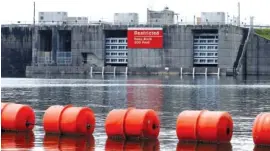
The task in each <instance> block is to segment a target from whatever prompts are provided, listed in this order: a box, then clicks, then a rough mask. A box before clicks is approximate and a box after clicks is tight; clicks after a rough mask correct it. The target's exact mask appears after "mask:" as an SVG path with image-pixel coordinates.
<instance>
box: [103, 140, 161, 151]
mask: <svg viewBox="0 0 270 151" xmlns="http://www.w3.org/2000/svg"><path fill="white" fill-rule="evenodd" d="M159 150H160V146H159V141H158V140H140V141H136V140H132V141H131V140H126V141H124V140H111V139H107V140H106V144H105V151H159Z"/></svg>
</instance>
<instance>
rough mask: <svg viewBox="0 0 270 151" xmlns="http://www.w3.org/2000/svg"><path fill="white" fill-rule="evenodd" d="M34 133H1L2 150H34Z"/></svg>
mask: <svg viewBox="0 0 270 151" xmlns="http://www.w3.org/2000/svg"><path fill="white" fill-rule="evenodd" d="M34 140H35V137H34V133H33V131H24V132H2V133H1V149H3V150H4V149H18V150H22V148H23V149H27V150H28V149H29V150H30V149H32V148H33V147H34V146H35V145H34Z"/></svg>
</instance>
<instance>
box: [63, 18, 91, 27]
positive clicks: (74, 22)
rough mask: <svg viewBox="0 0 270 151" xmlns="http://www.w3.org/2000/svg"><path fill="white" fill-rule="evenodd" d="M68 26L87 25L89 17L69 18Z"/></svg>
mask: <svg viewBox="0 0 270 151" xmlns="http://www.w3.org/2000/svg"><path fill="white" fill-rule="evenodd" d="M67 24H68V25H87V24H88V18H87V17H67Z"/></svg>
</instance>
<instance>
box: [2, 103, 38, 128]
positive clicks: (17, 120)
mask: <svg viewBox="0 0 270 151" xmlns="http://www.w3.org/2000/svg"><path fill="white" fill-rule="evenodd" d="M1 114H2V115H1V127H2V130H5V131H28V130H32V129H33V128H34V124H35V113H34V111H33V109H32V108H31V107H30V106H28V105H22V104H15V103H1Z"/></svg>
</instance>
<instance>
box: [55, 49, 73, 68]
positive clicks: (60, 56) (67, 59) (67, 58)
mask: <svg viewBox="0 0 270 151" xmlns="http://www.w3.org/2000/svg"><path fill="white" fill-rule="evenodd" d="M56 56H57V57H56V63H57V65H71V64H72V55H71V52H61V51H60V52H57V55H56Z"/></svg>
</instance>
